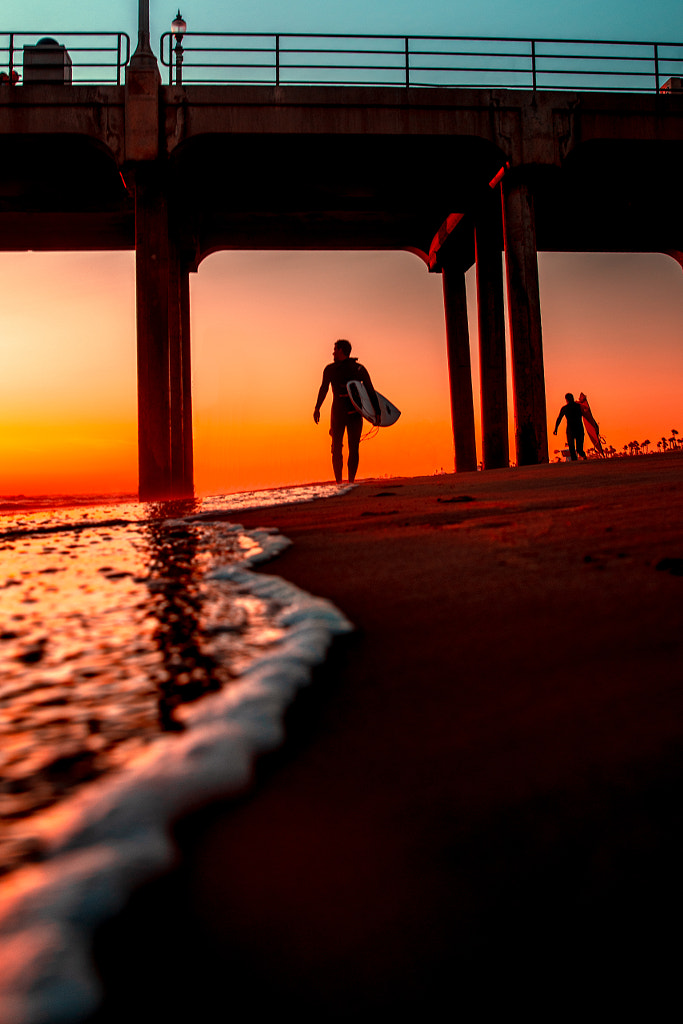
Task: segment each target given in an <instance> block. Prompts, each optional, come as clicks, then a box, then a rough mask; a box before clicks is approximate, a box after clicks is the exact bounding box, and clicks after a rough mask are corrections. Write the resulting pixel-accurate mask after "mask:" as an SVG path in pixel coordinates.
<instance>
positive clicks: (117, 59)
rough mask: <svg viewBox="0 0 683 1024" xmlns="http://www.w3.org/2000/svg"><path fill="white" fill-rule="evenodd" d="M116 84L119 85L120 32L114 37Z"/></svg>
mask: <svg viewBox="0 0 683 1024" xmlns="http://www.w3.org/2000/svg"><path fill="white" fill-rule="evenodd" d="M116 84H117V85H121V33H120V32H119V33H118V35H117V37H116Z"/></svg>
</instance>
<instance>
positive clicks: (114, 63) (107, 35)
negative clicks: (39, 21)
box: [0, 32, 130, 85]
mask: <svg viewBox="0 0 683 1024" xmlns="http://www.w3.org/2000/svg"><path fill="white" fill-rule="evenodd" d="M46 38H47V39H52V40H54V41H55V43H56V44H57V45H59V46H64V47H66V52H67V54H68V56H69V59H70V61H71V67H70V75H71V81H72V82H73V84H74V85H121V80H122V75H121V71H122V69H123V68H125V66H126V64H127V63H128V61H129V60H130V38H129V36H128V35H127V34H126V33H125V32H0V76H3V81H6V82H8V83H10V84H15V85H21V84H23V82H24V78H25V76H24V46H35V45H36V44H37V43H38V42H39V41H40V40H41V39H46ZM45 80H47V79H45Z"/></svg>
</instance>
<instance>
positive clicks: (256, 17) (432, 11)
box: [0, 0, 683, 50]
mask: <svg viewBox="0 0 683 1024" xmlns="http://www.w3.org/2000/svg"><path fill="white" fill-rule="evenodd" d="M3 7H4V14H3V16H2V24H0V31H8V30H16V31H24V30H34V29H35V30H36V31H42V30H49V31H53V30H54V29H56V28H57V29H59V28H62V29H63V30H71V31H74V30H77V29H81V30H86V29H103V30H121V31H125V32H128V33H129V34H130V35H131V36H133V35H134V34H135V32H136V27H137V2H136V0H118V2H116V0H112V2H109V3H106V4H105V3H103V2H102V0H99V2H98V3H84V2H83V0H61V2H60V3H59V4H56V3H54V0H24V2H23V3H8V4H5V5H3ZM176 10H177V6H176V4H175V3H174V2H171V0H164V2H161V0H150V18H151V24H152V39H153V46H154V49H155V50H156V48H157V47H158V39H159V36H160V35H161V33H162V32H165V31H167V29H168V28H169V26H170V22H171V21H172V20H173V17H174V16H175V13H176ZM181 10H182V13H183V16H184V18H185V20H186V21H187V23H188V28H190V29H194V30H195V31H204V32H209V31H224V32H228V31H236V32H249V31H265V32H293V31H299V32H301V31H308V32H319V31H321V32H323V31H324V32H342V33H372V32H386V33H391V34H394V33H396V34H405V33H412V34H446V35H475V36H522V37H525V38H526V37H532V36H533V37H536V38H538V37H550V38H562V39H566V38H577V39H583V38H587V39H632V40H645V41H653V42H659V41H668V42H673V41H675V42H681V41H683V3H681V0H650V2H649V3H646V2H645V0H599V2H596V0H563V3H561V4H549V3H548V2H547V0H478V2H477V3H476V4H472V3H465V2H463V0H431V2H430V3H428V4H424V3H416V2H415V0H372V2H370V3H368V0H344V3H343V4H341V3H339V2H338V0H288V2H287V3H284V2H282V0H230V2H226V0H186V2H185V3H183V4H181Z"/></svg>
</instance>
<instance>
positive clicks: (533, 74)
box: [531, 39, 536, 92]
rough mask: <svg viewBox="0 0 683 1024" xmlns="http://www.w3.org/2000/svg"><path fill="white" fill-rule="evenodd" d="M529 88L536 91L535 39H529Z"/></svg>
mask: <svg viewBox="0 0 683 1024" xmlns="http://www.w3.org/2000/svg"><path fill="white" fill-rule="evenodd" d="M531 88H532V91H533V92H536V40H535V39H532V40H531Z"/></svg>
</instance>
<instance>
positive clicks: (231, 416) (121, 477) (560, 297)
mask: <svg viewBox="0 0 683 1024" xmlns="http://www.w3.org/2000/svg"><path fill="white" fill-rule="evenodd" d="M539 266H540V278H541V303H542V312H543V338H544V352H545V369H546V393H547V403H548V423H549V433H550V457H551V459H552V458H554V457H555V456H554V450H555V448H561V447H562V446H563V445H562V443H560V442H562V441H563V438H562V437H558V438H557V440H556V439H555V438H554V437H553V436H552V433H551V432H552V427H553V425H554V421H555V416H556V415H557V411H558V410H559V408H560V405H561V404H562V403H563V396H564V394H565V392H566V391H568V390H572V391H574V392H575V393H577V394H578V392H579V391H584V392H585V393H586V394H587V395H588V398H589V401H590V402H591V406H592V409H593V412H594V414H595V417H596V419H597V420H598V423H599V424H600V429H601V432H602V434H603V435H604V436H605V437H606V438H607V442H608V444H611V445H614V446H615V447H616V448H617V449H619V448H622V447H623V445H624V444H626V443H627V442H628V441H631V440H638V441H639V442H640V441H643V440H644V439H645V438H649V439H651V440H652V441H653V442H654V445H656V441H657V440H658V439H659V438H661V437H662V436H663V435H666V436H669V435H670V431H671V428H672V427H674V428H676V429H679V430H681V429H683V416H681V415H680V412H681V399H680V382H681V380H683V345H681V342H682V341H683V331H682V329H681V324H682V323H683V275H682V274H681V268H680V266H679V265H678V264H677V263H676V262H675V261H673V260H672V259H670V258H669V257H667V256H663V255H657V254H654V255H653V254H650V255H633V254H626V255H611V254H557V253H541V254H540V256H539ZM0 280H1V281H2V285H1V290H2V303H1V307H0V310H1V311H0V344H1V351H2V369H1V375H0V467H1V468H0V493H2V494H16V493H24V494H41V493H43V494H44V493H57V492H61V493H63V492H71V493H85V492H91V493H92V492H102V493H120V492H132V491H135V489H136V486H137V440H136V437H137V435H136V430H137V427H136V401H137V398H136V369H135V294H134V256H133V254H132V253H2V254H0ZM468 294H469V300H470V333H471V344H472V368H473V383H474V395H475V415H476V417H477V445H478V451H479V452H480V424H479V396H478V388H479V383H478V367H477V330H476V306H475V303H474V270H471V271H470V272H469V273H468ZM191 298H192V344H193V402H194V433H195V480H196V489H197V493H198V494H211V493H220V492H225V491H236V490H243V489H250V488H257V487H270V486H277V485H283V484H291V483H300V482H308V481H315V480H328V479H330V477H331V466H330V457H329V438H328V436H327V430H328V425H327V424H328V420H329V398H328V400H327V403H326V404H325V406H323V415H322V419H321V422H320V425H319V426H318V427H316V426H315V425H314V423H313V420H312V411H313V405H314V402H315V396H316V393H317V389H318V387H319V384H320V378H321V374H322V369H323V366H324V365H325V363H327V362H329V361H330V360H331V353H332V345H333V343H334V341H335V339H336V338H338V337H347V338H349V340H350V341H351V342H352V344H353V354H354V355H357V356H358V357H359V358H360V360H361V361H362V362H364V363H365V364H366V365H367V367H368V369H369V370H370V373H371V375H372V377H373V380H374V383H375V385H376V386H377V387H378V389H379V390H380V391H381V392H382V393H384V394H386V395H387V397H389V398H390V399H391V400H392V401H393V402H395V403H396V405H398V407H399V408H400V409H401V411H402V416H401V419H400V420H399V422H398V423H397V424H396V425H395V426H394V427H392V428H390V429H387V430H381V431H380V433H379V435H378V436H377V437H375V438H373V439H371V440H368V441H367V442H364V443H363V444H362V446H361V466H360V477H368V476H375V477H376V476H393V475H422V474H432V473H437V472H441V471H442V470H445V471H447V472H450V471H451V470H452V468H453V444H452V433H451V424H450V408H449V397H448V374H447V364H446V349H445V328H444V316H443V299H442V291H441V278H440V276H439V275H436V274H429V273H428V272H427V270H426V268H425V266H424V264H423V263H422V262H421V261H420V260H419V259H418V258H417V257H415V256H412V255H410V254H408V253H401V252H398V253H379V252H375V253H373V252H370V253H365V252H350V253H313V252H299V253H296V252H285V253H283V252H247V253H244V252H241V253H236V252H224V253H218V254H216V255H214V256H211V257H209V258H208V259H206V260H205V261H204V262H203V263H202V265H201V266H200V269H199V273H198V274H196V275H192V279H191ZM510 408H511V409H512V395H511V389H510ZM513 455H514V445H513Z"/></svg>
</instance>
